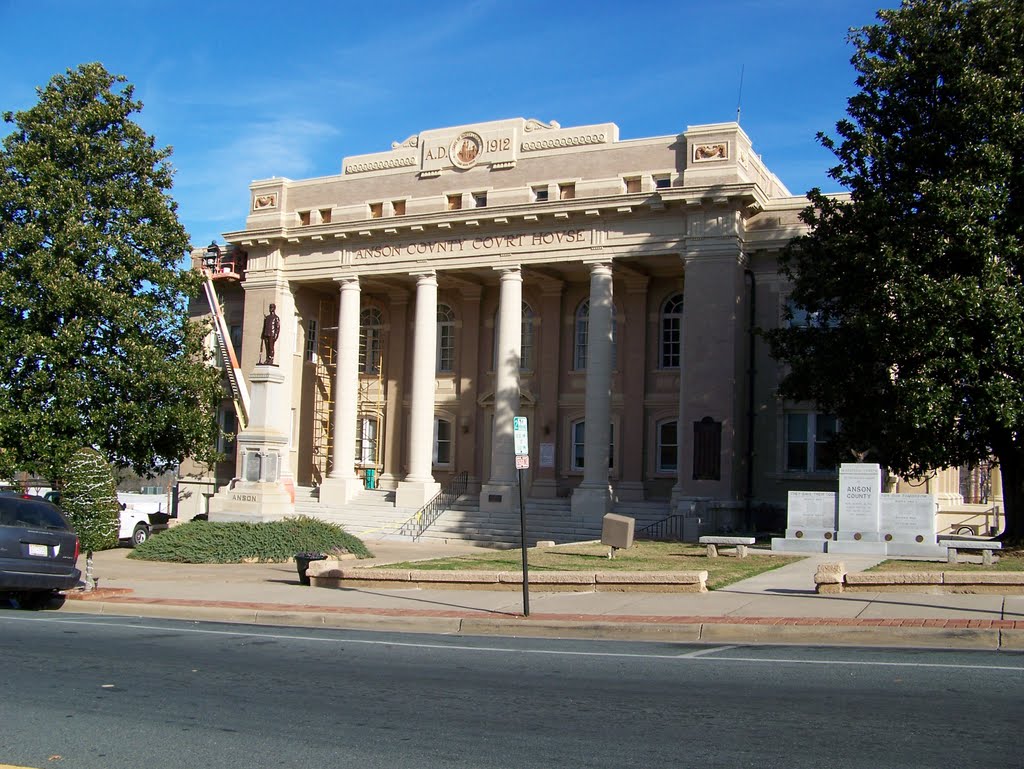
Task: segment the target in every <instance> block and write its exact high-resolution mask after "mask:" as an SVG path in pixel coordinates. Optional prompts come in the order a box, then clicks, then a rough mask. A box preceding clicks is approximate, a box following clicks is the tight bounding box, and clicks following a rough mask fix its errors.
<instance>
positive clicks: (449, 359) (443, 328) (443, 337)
mask: <svg viewBox="0 0 1024 769" xmlns="http://www.w3.org/2000/svg"><path fill="white" fill-rule="evenodd" d="M454 368H455V326H454V324H452V323H438V324H437V370H438V371H439V372H444V373H449V372H451V371H452V370H454Z"/></svg>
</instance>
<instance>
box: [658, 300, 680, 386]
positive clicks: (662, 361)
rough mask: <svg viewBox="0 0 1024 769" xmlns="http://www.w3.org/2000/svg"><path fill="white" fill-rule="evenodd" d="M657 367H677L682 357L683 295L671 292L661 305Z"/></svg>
mask: <svg viewBox="0 0 1024 769" xmlns="http://www.w3.org/2000/svg"><path fill="white" fill-rule="evenodd" d="M660 321H661V322H660V326H661V339H660V347H659V358H658V360H659V367H660V368H679V367H680V366H681V365H682V359H683V295H682V294H681V293H679V294H673V295H672V296H670V297H669V298H668V299H666V300H665V302H664V303H663V304H662V305H661V318H660Z"/></svg>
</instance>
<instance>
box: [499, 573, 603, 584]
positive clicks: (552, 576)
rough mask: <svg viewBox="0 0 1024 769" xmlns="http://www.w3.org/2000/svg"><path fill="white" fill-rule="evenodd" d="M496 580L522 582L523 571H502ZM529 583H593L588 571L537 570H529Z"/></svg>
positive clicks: (592, 576) (592, 575) (591, 574)
mask: <svg viewBox="0 0 1024 769" xmlns="http://www.w3.org/2000/svg"><path fill="white" fill-rule="evenodd" d="M497 576H498V580H497V581H498V582H510V583H516V584H522V582H523V573H522V572H521V571H520V572H513V571H503V572H501V573H500V574H498V575H497ZM530 584H531V585H593V584H594V573H593V572H589V571H538V572H532V571H531V572H530Z"/></svg>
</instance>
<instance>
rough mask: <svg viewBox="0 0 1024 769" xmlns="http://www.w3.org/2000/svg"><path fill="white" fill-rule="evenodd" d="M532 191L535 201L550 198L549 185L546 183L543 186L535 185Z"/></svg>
mask: <svg viewBox="0 0 1024 769" xmlns="http://www.w3.org/2000/svg"><path fill="white" fill-rule="evenodd" d="M530 192H531V193H532V194H533V200H534V202H535V203H543V202H545V201H546V200H547V199H548V186H547V185H546V184H545V185H543V186H541V187H533V188H531V190H530Z"/></svg>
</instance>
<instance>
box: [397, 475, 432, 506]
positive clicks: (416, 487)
mask: <svg viewBox="0 0 1024 769" xmlns="http://www.w3.org/2000/svg"><path fill="white" fill-rule="evenodd" d="M440 490H441V484H440V483H437V482H436V481H399V483H398V489H397V491H395V507H411V508H415V509H417V510H418V509H419V508H421V507H423V506H424V505H425V504H427V502H429V501H430V500H432V499H433V498H434V496H435V495H436V494H437V492H439V491H440Z"/></svg>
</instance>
